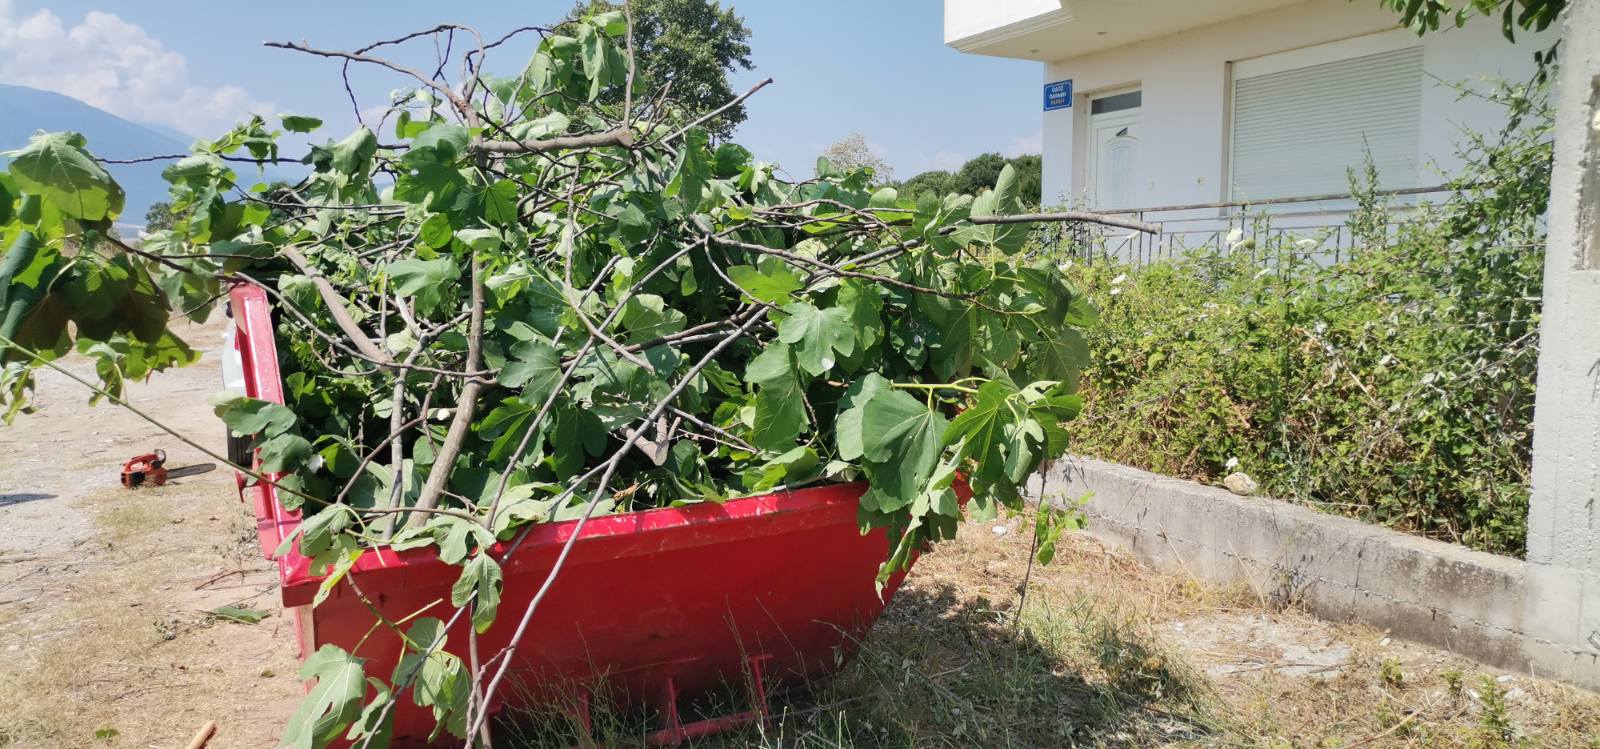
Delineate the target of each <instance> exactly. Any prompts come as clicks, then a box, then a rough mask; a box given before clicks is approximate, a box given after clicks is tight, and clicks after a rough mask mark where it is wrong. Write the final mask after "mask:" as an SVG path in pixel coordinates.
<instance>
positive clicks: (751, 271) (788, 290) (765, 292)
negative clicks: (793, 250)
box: [727, 262, 805, 305]
mask: <svg viewBox="0 0 1600 749" xmlns="http://www.w3.org/2000/svg"><path fill="white" fill-rule="evenodd" d="M727 272H728V278H731V279H733V282H734V283H736V284H738V285H739V288H740V289H743V290H744V292H745V293H747V294H749V295H750V296H753V297H755V298H756V299H760V300H761V301H763V302H767V303H769V304H780V305H781V304H788V303H789V300H790V298H791V295H792V294H794V292H796V291H799V290H800V289H801V287H803V286H804V285H805V284H804V282H802V281H801V280H800V276H798V275H796V274H795V272H794V271H793V270H790V268H789V266H787V265H784V264H783V263H776V262H775V263H769V264H765V265H763V266H762V267H760V268H757V267H755V266H751V265H735V266H732V267H730V268H728V271H727Z"/></svg>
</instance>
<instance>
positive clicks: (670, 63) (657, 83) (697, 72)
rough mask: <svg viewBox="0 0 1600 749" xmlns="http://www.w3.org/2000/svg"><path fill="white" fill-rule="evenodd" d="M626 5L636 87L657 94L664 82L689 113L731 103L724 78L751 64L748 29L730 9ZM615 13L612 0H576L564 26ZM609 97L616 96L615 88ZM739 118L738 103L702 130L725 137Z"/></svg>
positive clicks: (711, 2)
mask: <svg viewBox="0 0 1600 749" xmlns="http://www.w3.org/2000/svg"><path fill="white" fill-rule="evenodd" d="M632 6H633V46H634V52H635V60H636V64H637V65H638V70H637V72H636V75H637V76H638V77H639V78H640V80H639V82H638V84H636V85H638V86H639V87H640V88H641V89H642V90H646V91H659V90H661V89H662V87H663V86H666V85H667V84H668V83H670V84H671V85H672V89H671V91H672V99H673V101H674V102H675V103H677V104H679V105H681V106H683V107H684V108H685V110H687V111H689V112H693V113H695V114H699V113H702V112H709V111H711V110H713V109H716V108H717V107H720V106H722V105H723V104H726V103H728V101H729V100H731V99H733V97H734V96H735V93H734V90H733V86H732V84H730V83H729V82H728V74H729V73H732V72H734V71H735V70H739V69H743V70H750V69H751V68H752V67H753V65H752V63H751V62H750V43H749V42H750V29H749V28H747V27H746V26H745V25H744V19H743V18H741V17H740V16H739V15H738V14H737V13H735V12H734V10H733V8H732V7H731V6H730V7H728V8H726V9H724V8H723V7H722V5H721V3H719V2H717V0H634V2H633V3H632ZM621 9H622V3H621V2H613V1H612V0H580V2H579V3H578V5H577V6H576V7H574V8H573V9H572V12H571V13H569V14H568V16H567V22H568V23H570V22H571V21H573V20H576V19H582V18H592V17H594V16H596V15H598V14H601V13H607V12H611V11H617V10H621ZM615 96H616V97H618V98H620V96H621V93H620V90H619V91H618V92H617V93H616V94H615ZM744 120H745V110H744V105H743V104H739V105H735V106H733V107H730V108H729V109H728V110H727V111H726V112H724V113H722V115H721V116H720V117H718V118H717V119H716V120H715V121H713V122H708V123H706V124H705V127H706V129H707V130H709V131H711V133H712V134H713V135H715V136H716V137H717V138H719V139H726V138H728V137H729V136H730V135H732V134H733V131H734V128H737V127H738V126H739V123H741V122H744Z"/></svg>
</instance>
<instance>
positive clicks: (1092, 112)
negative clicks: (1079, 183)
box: [1084, 91, 1141, 209]
mask: <svg viewBox="0 0 1600 749" xmlns="http://www.w3.org/2000/svg"><path fill="white" fill-rule="evenodd" d="M1140 101H1141V96H1140V92H1139V91H1127V92H1124V93H1120V94H1113V95H1110V96H1102V97H1098V98H1094V99H1090V100H1089V149H1088V151H1089V163H1088V165H1087V166H1088V169H1086V170H1085V172H1084V174H1085V176H1086V177H1087V178H1088V182H1089V185H1088V187H1089V189H1088V193H1089V200H1090V202H1091V203H1092V204H1093V205H1094V207H1095V208H1099V209H1107V208H1137V207H1138V206H1137V205H1136V203H1137V197H1138V196H1137V194H1136V190H1135V187H1136V185H1137V179H1138V174H1139V106H1140Z"/></svg>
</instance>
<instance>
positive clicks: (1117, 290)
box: [1111, 286, 1122, 296]
mask: <svg viewBox="0 0 1600 749" xmlns="http://www.w3.org/2000/svg"><path fill="white" fill-rule="evenodd" d="M1121 293H1122V287H1121V286H1115V287H1112V289H1111V295H1112V296H1116V295H1118V294H1121Z"/></svg>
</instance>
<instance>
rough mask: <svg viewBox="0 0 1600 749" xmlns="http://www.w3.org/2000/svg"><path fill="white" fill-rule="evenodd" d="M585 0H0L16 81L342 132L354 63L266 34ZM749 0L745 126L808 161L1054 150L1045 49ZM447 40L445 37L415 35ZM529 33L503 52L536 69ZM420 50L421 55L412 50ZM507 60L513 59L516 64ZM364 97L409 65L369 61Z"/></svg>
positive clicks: (373, 96)
mask: <svg viewBox="0 0 1600 749" xmlns="http://www.w3.org/2000/svg"><path fill="white" fill-rule="evenodd" d="M571 5H572V4H571V2H569V1H568V0H545V1H542V2H523V3H509V2H508V3H486V2H462V1H459V0H458V2H454V3H440V2H430V3H412V2H387V3H367V2H344V1H342V0H321V1H320V2H304V1H302V0H273V1H271V2H257V3H248V4H243V3H231V2H218V1H216V0H212V1H211V2H192V1H180V0H141V1H139V2H128V1H121V2H118V1H116V0H99V1H98V2H96V1H93V0H54V1H52V2H49V3H44V2H37V1H36V0H0V82H5V83H14V84H20V85H27V86H34V87H36V88H44V89H49V90H54V91H59V92H61V93H65V94H68V95H71V96H75V97H77V98H80V99H83V100H85V101H87V102H88V103H90V104H93V105H95V106H99V107H101V108H103V109H107V110H110V111H112V112H113V113H115V114H119V115H122V116H124V117H127V118H129V119H133V120H137V121H144V122H154V123H156V124H159V125H162V126H165V127H167V128H171V129H175V130H178V131H182V132H185V133H188V134H190V135H197V134H205V133H216V132H220V130H219V129H218V128H225V123H228V122H230V121H232V120H233V119H234V118H235V117H237V116H238V114H239V113H242V112H245V111H264V112H267V113H278V112H291V113H303V114H314V115H318V116H322V117H323V118H324V119H325V120H326V121H327V122H328V126H329V127H328V128H327V129H328V130H331V131H334V132H330V133H328V134H329V135H335V136H342V135H343V134H344V133H345V132H347V131H348V130H349V129H351V128H353V127H354V126H355V119H354V114H353V108H352V107H351V105H350V103H349V100H348V97H347V96H346V94H345V91H344V89H343V86H342V84H341V83H340V79H339V66H338V64H337V63H335V62H332V61H329V60H323V59H316V58H311V57H308V56H305V55H301V54H298V53H293V52H286V51H282V50H274V49H267V48H264V47H262V46H261V42H262V41H266V40H297V41H305V42H307V43H309V44H311V45H312V46H318V47H325V48H351V47H355V46H359V45H361V44H363V43H366V42H370V41H373V40H376V39H382V38H390V37H393V36H398V35H399V34H402V33H405V32H409V31H414V30H418V29H422V28H426V27H428V26H431V25H433V24H436V23H440V22H445V21H449V22H456V23H463V24H468V25H472V26H475V27H477V28H479V29H480V30H482V31H483V32H484V33H485V34H486V35H490V36H498V34H499V33H500V32H503V31H505V30H508V29H511V28H515V27H516V26H520V25H528V24H543V23H550V22H552V21H554V20H556V19H557V18H559V17H560V16H561V15H562V13H563V12H564V11H565V10H567V9H568V8H570V7H571ZM734 7H735V8H736V9H737V10H738V11H739V12H740V13H741V14H742V15H743V16H744V17H745V19H746V23H747V25H748V26H749V27H750V29H751V31H752V37H751V40H750V44H751V47H752V49H753V54H752V59H753V61H754V62H755V64H756V70H754V71H751V72H741V73H739V74H738V75H737V76H736V78H735V81H734V84H735V88H737V89H739V90H743V89H744V88H746V87H748V86H749V85H750V84H753V83H754V82H755V81H757V80H759V79H761V78H763V77H767V76H771V77H773V78H774V79H776V82H775V84H774V85H773V86H770V87H768V88H767V89H766V90H764V91H762V92H761V93H759V94H757V95H756V97H754V98H753V99H752V100H751V101H750V103H749V111H750V118H749V120H747V121H746V122H745V124H744V125H743V126H741V127H740V129H739V131H738V133H737V134H736V136H735V139H736V140H738V141H739V142H741V143H743V144H744V145H746V146H747V147H749V148H750V149H751V150H753V151H755V152H756V153H757V154H758V156H759V157H761V158H764V159H767V160H769V161H775V162H778V163H779V164H781V165H783V166H784V167H785V168H786V169H787V170H788V171H789V172H790V173H791V174H794V175H796V176H808V175H809V174H810V173H811V164H812V162H813V161H814V160H815V158H816V155H817V153H818V152H819V151H820V150H822V149H823V148H824V147H826V146H827V145H828V144H829V143H831V142H833V141H835V140H837V139H839V138H841V137H843V136H845V135H847V134H849V133H851V132H852V131H855V132H860V133H862V134H863V135H864V136H866V138H867V140H868V142H869V143H871V144H872V145H873V146H874V148H875V150H877V151H878V152H879V154H880V155H881V156H882V157H884V158H885V159H887V160H888V162H889V163H890V164H891V165H892V166H893V167H894V170H895V174H896V176H898V177H902V178H903V177H909V176H911V175H912V174H915V173H917V172H920V171H924V170H927V169H935V168H945V169H948V168H954V167H957V166H959V165H960V164H961V163H962V162H963V161H965V160H966V159H967V158H970V157H972V156H974V155H977V154H979V153H982V152H985V151H1001V152H1005V153H1021V152H1037V151H1038V148H1039V145H1038V144H1039V132H1040V116H1039V111H1038V110H1039V85H1040V71H1039V67H1038V64H1037V63H1033V62H1026V61H1018V60H1000V59H993V58H985V57H976V56H970V55H963V54H960V53H958V52H956V51H955V50H953V49H950V48H948V47H946V46H944V44H943V34H942V24H943V8H942V3H939V2H935V1H934V0H878V1H877V2H873V1H871V0H855V1H854V2H843V1H840V0H807V1H804V2H796V1H792V0H762V1H761V2H738V3H734ZM416 52H417V54H418V55H422V54H424V53H425V54H426V55H427V56H428V57H431V56H432V49H431V47H427V48H423V47H418V48H417V49H416ZM529 52H530V47H529V45H523V46H519V47H517V48H515V49H513V50H508V51H505V52H502V53H499V57H498V59H499V61H500V65H493V64H492V65H491V67H492V68H499V69H501V70H505V71H512V70H516V69H520V67H521V64H522V63H523V62H525V61H526V59H527V56H528V54H529ZM413 61H414V62H415V63H416V64H418V65H421V64H423V61H422V59H421V57H420V56H419V57H417V58H413ZM502 66H503V67H502ZM352 82H353V85H354V87H355V91H356V94H357V97H358V99H359V100H360V102H361V104H362V106H363V108H369V107H379V106H380V105H382V104H383V103H385V102H386V100H387V95H388V92H389V91H390V90H391V89H393V88H398V87H402V86H404V85H405V81H404V80H403V79H401V78H399V77H397V76H394V75H393V74H380V73H374V72H364V73H362V74H359V75H356V76H354V77H353V79H352Z"/></svg>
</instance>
